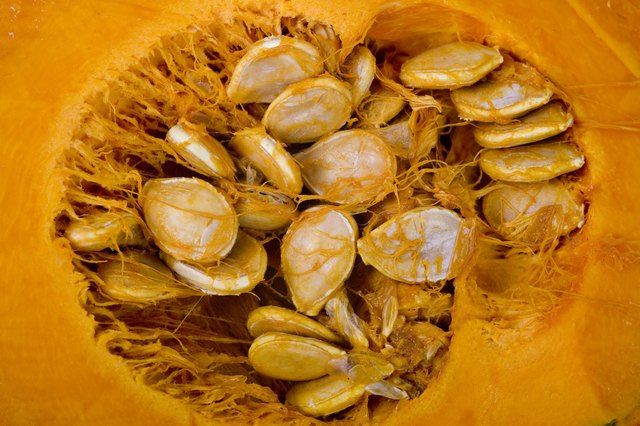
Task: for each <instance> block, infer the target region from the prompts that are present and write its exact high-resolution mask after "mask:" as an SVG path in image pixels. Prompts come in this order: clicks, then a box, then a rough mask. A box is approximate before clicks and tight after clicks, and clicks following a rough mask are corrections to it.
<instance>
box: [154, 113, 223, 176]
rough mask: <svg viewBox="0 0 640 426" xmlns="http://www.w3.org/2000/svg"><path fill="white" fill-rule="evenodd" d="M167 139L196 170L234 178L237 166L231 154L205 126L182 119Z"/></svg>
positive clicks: (170, 130)
mask: <svg viewBox="0 0 640 426" xmlns="http://www.w3.org/2000/svg"><path fill="white" fill-rule="evenodd" d="M166 140H167V143H168V144H169V145H170V146H171V147H172V148H173V149H174V150H175V151H176V152H177V153H178V155H179V156H180V157H182V158H183V159H184V161H186V162H187V163H188V164H189V165H190V166H191V167H193V168H194V169H195V170H197V171H199V172H201V173H202V174H204V175H207V176H211V177H218V178H226V179H233V174H234V172H235V166H234V164H233V160H232V159H231V156H230V155H229V153H228V152H227V150H226V149H225V148H224V147H223V146H222V144H221V143H220V142H218V141H217V140H215V139H214V138H213V137H211V136H210V135H209V134H208V133H207V132H206V130H204V128H199V127H198V126H195V125H193V124H191V123H189V122H187V121H186V120H180V122H179V123H178V124H176V125H175V126H173V127H171V128H170V129H169V131H168V132H167V138H166Z"/></svg>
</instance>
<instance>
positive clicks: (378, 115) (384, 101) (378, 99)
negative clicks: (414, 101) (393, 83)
mask: <svg viewBox="0 0 640 426" xmlns="http://www.w3.org/2000/svg"><path fill="white" fill-rule="evenodd" d="M406 104H407V103H406V101H405V100H404V98H403V97H402V96H400V95H399V94H398V93H396V92H394V91H393V90H391V89H389V88H387V87H385V86H380V85H376V86H374V88H373V89H372V90H371V95H370V96H368V97H367V98H365V99H364V100H363V101H362V103H361V104H360V107H359V109H358V115H359V116H360V125H361V126H362V127H367V128H368V127H380V126H384V125H385V124H387V123H388V122H389V121H391V120H392V119H393V118H394V117H395V116H397V115H398V114H400V112H401V111H402V110H403V109H404V107H405V105H406Z"/></svg>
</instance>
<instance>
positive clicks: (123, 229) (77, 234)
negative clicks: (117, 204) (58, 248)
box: [64, 211, 147, 251]
mask: <svg viewBox="0 0 640 426" xmlns="http://www.w3.org/2000/svg"><path fill="white" fill-rule="evenodd" d="M64 236H65V237H66V238H67V239H68V240H69V243H70V244H71V247H73V248H74V249H75V250H78V251H100V250H104V249H107V248H110V249H115V248H117V247H119V246H123V247H124V246H139V245H144V244H146V243H147V240H146V238H145V237H144V234H143V233H142V229H141V228H140V224H139V223H138V220H137V219H136V217H135V216H134V215H132V214H131V213H127V212H115V211H113V212H100V213H92V214H88V215H86V216H84V217H82V218H80V219H78V220H75V221H73V222H71V224H70V225H69V226H68V227H67V229H66V230H65V234H64Z"/></svg>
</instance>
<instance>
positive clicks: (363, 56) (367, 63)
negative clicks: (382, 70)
mask: <svg viewBox="0 0 640 426" xmlns="http://www.w3.org/2000/svg"><path fill="white" fill-rule="evenodd" d="M343 74H344V77H345V80H346V81H347V82H349V83H350V84H351V97H352V99H353V105H354V106H358V105H360V102H362V99H364V97H365V96H367V93H369V88H370V87H371V83H372V82H373V78H374V77H375V75H376V58H375V56H373V53H371V51H370V50H369V49H367V48H366V47H365V46H356V47H355V48H354V49H353V52H351V54H350V55H349V56H348V57H347V60H346V62H345V65H344V73H343Z"/></svg>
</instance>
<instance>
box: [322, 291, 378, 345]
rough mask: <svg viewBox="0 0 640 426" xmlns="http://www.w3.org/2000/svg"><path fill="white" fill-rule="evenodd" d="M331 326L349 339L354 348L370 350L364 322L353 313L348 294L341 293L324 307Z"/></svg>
mask: <svg viewBox="0 0 640 426" xmlns="http://www.w3.org/2000/svg"><path fill="white" fill-rule="evenodd" d="M324 309H325V311H326V312H327V316H328V317H329V321H330V325H331V326H332V327H333V329H334V330H336V331H337V332H338V333H340V335H341V336H343V337H344V338H345V339H347V340H348V341H349V342H350V343H351V346H353V347H354V348H368V347H369V340H368V339H367V335H366V334H365V330H364V329H365V327H364V322H363V321H362V320H361V319H360V318H358V316H357V315H356V314H355V312H353V308H352V307H351V303H350V302H349V298H348V297H347V293H346V292H345V291H344V290H341V291H339V292H338V293H336V295H335V296H333V297H332V298H331V299H329V300H328V301H327V303H326V305H325V307H324Z"/></svg>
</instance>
